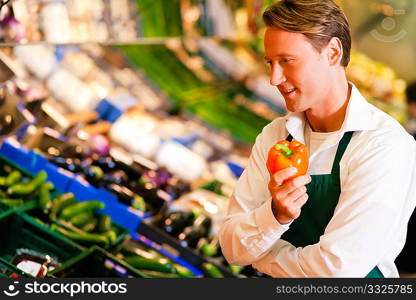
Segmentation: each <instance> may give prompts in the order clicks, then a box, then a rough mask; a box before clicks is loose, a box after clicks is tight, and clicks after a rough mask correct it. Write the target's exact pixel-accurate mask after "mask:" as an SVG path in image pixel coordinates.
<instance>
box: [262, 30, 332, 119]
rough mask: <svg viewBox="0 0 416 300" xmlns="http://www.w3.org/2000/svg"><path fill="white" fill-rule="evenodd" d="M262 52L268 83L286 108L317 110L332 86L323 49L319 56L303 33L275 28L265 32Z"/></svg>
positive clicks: (300, 110) (292, 109)
mask: <svg viewBox="0 0 416 300" xmlns="http://www.w3.org/2000/svg"><path fill="white" fill-rule="evenodd" d="M264 49H265V54H266V56H265V59H266V60H267V62H268V63H269V65H270V67H271V75H270V83H271V85H273V86H276V87H277V88H278V89H279V91H280V93H281V94H282V95H283V97H284V98H285V102H286V107H287V109H288V110H289V111H292V112H303V111H306V110H308V109H314V108H315V109H319V107H320V106H322V99H325V96H326V94H327V93H328V90H329V86H330V84H331V83H330V76H329V68H330V65H329V62H328V59H326V51H325V49H324V50H323V51H321V53H319V52H318V51H317V50H316V49H315V48H313V46H312V45H311V43H310V42H309V41H308V40H307V38H306V37H305V36H304V35H303V34H300V33H292V32H288V31H284V30H282V29H279V28H275V27H267V29H266V33H265V36H264Z"/></svg>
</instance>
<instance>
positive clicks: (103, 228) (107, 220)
mask: <svg viewBox="0 0 416 300" xmlns="http://www.w3.org/2000/svg"><path fill="white" fill-rule="evenodd" d="M110 229H111V217H110V216H108V215H101V216H100V220H99V221H98V232H99V233H104V232H107V231H109V230H110Z"/></svg>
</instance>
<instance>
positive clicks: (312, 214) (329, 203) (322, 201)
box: [282, 132, 384, 278]
mask: <svg viewBox="0 0 416 300" xmlns="http://www.w3.org/2000/svg"><path fill="white" fill-rule="evenodd" d="M352 134H353V132H347V133H345V134H344V136H343V137H342V139H341V141H340V143H339V146H338V149H337V153H336V155H335V159H334V164H333V165H332V171H331V174H325V175H311V177H312V181H311V182H310V183H309V184H308V185H307V186H306V187H307V193H308V195H309V198H308V201H307V202H306V204H305V205H304V206H303V207H302V211H301V214H300V216H299V217H298V218H297V219H295V220H294V221H293V222H292V224H291V225H290V228H289V229H288V230H287V231H286V232H285V233H284V234H283V235H282V239H283V240H285V241H288V242H289V243H291V244H292V245H293V246H295V247H305V246H307V245H313V244H316V243H318V242H319V239H320V237H321V236H322V235H323V234H324V231H325V228H326V226H327V225H328V223H329V221H330V220H331V218H332V216H333V214H334V211H335V207H336V206H337V204H338V200H339V196H340V194H341V184H340V177H339V162H340V160H341V158H342V155H343V154H344V152H345V149H347V146H348V144H349V142H350V140H351V137H352ZM287 140H288V141H291V140H292V136H291V135H289V136H288V138H287ZM383 277H384V276H383V274H382V273H381V272H380V270H379V269H378V267H377V266H376V267H374V268H373V269H372V270H371V272H370V273H369V274H368V275H367V276H366V278H383Z"/></svg>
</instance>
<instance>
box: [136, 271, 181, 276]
mask: <svg viewBox="0 0 416 300" xmlns="http://www.w3.org/2000/svg"><path fill="white" fill-rule="evenodd" d="M140 272H142V273H143V274H145V275H147V276H149V277H151V278H181V276H180V275H179V274H174V273H163V272H158V271H151V270H140Z"/></svg>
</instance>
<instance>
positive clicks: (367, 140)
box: [220, 86, 416, 277]
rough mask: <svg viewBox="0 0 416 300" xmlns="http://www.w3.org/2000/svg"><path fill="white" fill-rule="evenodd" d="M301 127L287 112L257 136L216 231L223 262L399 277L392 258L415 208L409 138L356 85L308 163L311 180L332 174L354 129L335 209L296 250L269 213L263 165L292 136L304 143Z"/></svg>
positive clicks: (286, 273)
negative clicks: (315, 238)
mask: <svg viewBox="0 0 416 300" xmlns="http://www.w3.org/2000/svg"><path fill="white" fill-rule="evenodd" d="M304 128H305V116H304V113H289V114H288V115H286V116H285V117H282V118H278V119H276V120H274V121H273V122H271V123H270V124H268V125H267V126H266V127H264V129H263V131H262V132H261V134H260V135H259V136H258V137H257V139H256V143H255V144H254V146H253V149H252V153H251V156H250V159H249V163H248V166H247V168H246V169H245V171H244V172H243V174H242V175H241V177H240V179H239V181H238V183H237V186H236V189H235V191H234V194H233V196H232V197H231V200H230V203H229V209H228V215H227V218H226V219H225V222H224V224H223V226H222V228H221V231H220V243H221V247H222V252H223V254H224V256H225V258H226V259H227V260H228V262H229V263H230V264H235V265H249V264H252V265H253V267H254V268H256V269H258V270H259V271H261V272H263V273H266V274H269V275H270V276H273V277H365V276H366V275H367V274H368V273H369V272H370V271H371V270H372V269H373V268H374V267H375V266H376V265H377V266H378V268H379V269H380V271H381V272H382V273H383V275H384V277H398V276H399V274H398V271H397V268H396V266H395V264H394V260H395V258H396V257H397V256H398V254H399V253H400V251H401V250H402V248H403V246H404V243H405V239H406V230H407V223H408V220H409V218H410V216H411V214H412V211H413V209H414V208H415V206H416V142H415V141H414V139H413V137H412V136H410V135H409V134H408V133H407V132H406V131H405V130H404V128H403V127H402V126H401V125H400V124H399V123H398V122H397V121H396V120H394V119H393V118H392V117H390V116H389V115H387V114H386V113H384V112H382V111H381V110H379V109H378V108H376V107H374V106H373V105H371V104H369V103H368V102H367V101H366V100H365V99H364V97H363V96H362V95H361V94H360V92H359V91H358V90H357V88H356V87H355V86H353V87H352V91H351V97H350V101H349V103H348V107H347V111H346V116H345V120H344V122H343V125H342V127H341V129H340V130H339V131H337V132H335V134H331V135H328V137H327V139H326V140H325V141H324V142H322V143H320V145H319V147H318V149H316V151H315V152H314V153H313V154H312V155H310V157H309V169H308V174H310V175H317V174H330V173H331V168H332V164H333V161H334V158H335V153H336V150H337V147H338V143H339V141H340V140H341V138H342V136H343V134H344V133H345V132H347V131H354V134H353V136H352V139H351V141H350V143H349V145H348V147H347V149H346V151H345V153H344V155H343V157H342V159H341V161H340V183H341V195H340V197H339V201H338V205H337V206H336V208H335V212H334V215H333V217H332V219H331V220H330V222H329V224H328V225H327V227H326V228H325V232H324V234H323V235H322V236H321V237H320V240H319V242H318V243H317V244H314V245H308V246H306V247H298V248H296V247H294V246H293V245H292V244H290V243H289V242H287V241H284V240H282V239H280V237H281V236H282V234H283V233H284V232H285V231H286V230H288V228H289V227H290V224H289V225H281V224H280V223H279V222H278V221H277V220H276V218H275V217H274V215H273V212H272V207H271V195H270V192H269V190H268V188H267V185H268V182H269V180H270V176H269V173H268V171H267V167H266V160H267V154H268V151H269V149H270V147H272V146H273V145H274V144H275V143H276V142H277V141H279V140H282V139H285V138H286V137H287V136H288V134H289V133H290V134H291V135H292V136H293V138H294V139H296V140H298V141H300V142H302V143H305V136H304Z"/></svg>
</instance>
